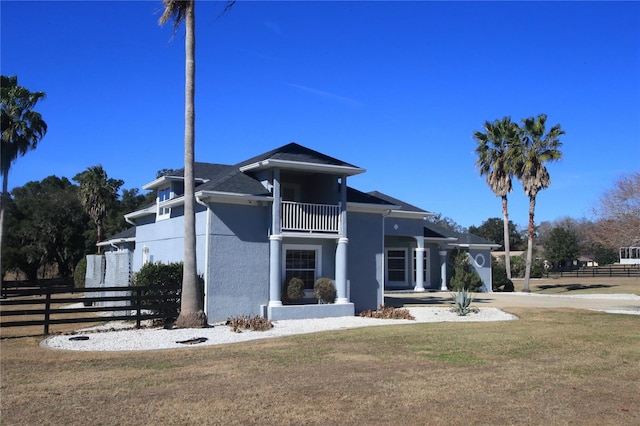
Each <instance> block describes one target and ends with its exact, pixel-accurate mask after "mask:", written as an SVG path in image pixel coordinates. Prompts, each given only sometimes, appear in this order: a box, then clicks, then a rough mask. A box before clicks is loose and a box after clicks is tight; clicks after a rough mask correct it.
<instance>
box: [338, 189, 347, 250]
mask: <svg viewBox="0 0 640 426" xmlns="http://www.w3.org/2000/svg"><path fill="white" fill-rule="evenodd" d="M339 232H340V235H341V236H343V237H345V238H347V177H346V176H342V178H341V179H340V226H339Z"/></svg>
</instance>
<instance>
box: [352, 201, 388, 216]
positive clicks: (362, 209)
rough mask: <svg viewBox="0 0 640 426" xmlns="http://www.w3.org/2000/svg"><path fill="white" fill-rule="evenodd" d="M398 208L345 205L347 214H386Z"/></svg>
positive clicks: (366, 204) (380, 205)
mask: <svg viewBox="0 0 640 426" xmlns="http://www.w3.org/2000/svg"><path fill="white" fill-rule="evenodd" d="M396 208H400V206H395V205H390V204H368V203H349V202H348V203H347V211H348V212H360V213H379V214H383V213H384V214H387V213H389V212H391V211H393V210H395V209H396Z"/></svg>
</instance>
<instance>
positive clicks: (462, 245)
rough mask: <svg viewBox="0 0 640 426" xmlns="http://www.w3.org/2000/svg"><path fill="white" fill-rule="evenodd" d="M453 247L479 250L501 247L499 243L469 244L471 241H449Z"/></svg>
mask: <svg viewBox="0 0 640 426" xmlns="http://www.w3.org/2000/svg"><path fill="white" fill-rule="evenodd" d="M449 245H450V246H452V247H460V248H470V249H477V250H493V249H496V248H498V247H500V245H499V244H469V243H449Z"/></svg>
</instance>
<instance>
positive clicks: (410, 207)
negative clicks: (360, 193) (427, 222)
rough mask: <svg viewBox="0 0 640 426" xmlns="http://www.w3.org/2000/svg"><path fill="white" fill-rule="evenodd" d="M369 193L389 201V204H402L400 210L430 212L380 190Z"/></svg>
mask: <svg viewBox="0 0 640 426" xmlns="http://www.w3.org/2000/svg"><path fill="white" fill-rule="evenodd" d="M368 194H369V195H371V196H373V197H377V198H380V199H382V200H384V201H386V202H388V203H389V204H395V205H397V206H400V210H405V211H409V212H420V213H428V212H427V211H426V210H422V209H421V208H419V207H416V206H414V205H412V204H409V203H407V202H405V201H402V200H398V199H397V198H393V197H392V196H390V195H387V194H383V193H382V192H379V191H370V192H368Z"/></svg>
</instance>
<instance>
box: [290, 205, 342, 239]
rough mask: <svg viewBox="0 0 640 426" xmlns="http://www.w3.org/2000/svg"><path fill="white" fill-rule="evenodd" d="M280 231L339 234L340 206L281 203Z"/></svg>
mask: <svg viewBox="0 0 640 426" xmlns="http://www.w3.org/2000/svg"><path fill="white" fill-rule="evenodd" d="M281 225H282V230H283V231H293V232H323V233H336V234H337V233H338V232H340V205H337V204H336V205H334V204H311V203H296V202H293V201H283V202H282V224H281Z"/></svg>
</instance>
